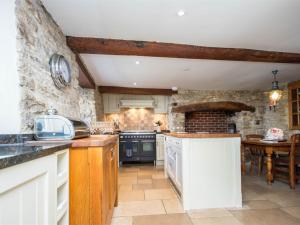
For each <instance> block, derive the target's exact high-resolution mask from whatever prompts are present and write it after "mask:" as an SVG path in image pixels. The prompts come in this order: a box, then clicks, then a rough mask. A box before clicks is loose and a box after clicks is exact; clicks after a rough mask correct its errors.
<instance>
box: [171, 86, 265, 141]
mask: <svg viewBox="0 0 300 225" xmlns="http://www.w3.org/2000/svg"><path fill="white" fill-rule="evenodd" d="M207 101H211V102H212V101H237V102H242V103H245V104H248V105H252V106H254V107H255V108H256V111H255V112H254V113H251V112H240V113H236V114H235V116H233V117H231V118H230V121H232V122H235V123H236V125H237V130H239V131H240V133H241V134H242V135H245V134H249V133H259V134H262V133H263V132H264V127H263V115H264V112H265V109H266V105H265V103H264V95H263V92H259V91H210V90H208V91H205V90H201V91H191V90H179V92H178V94H177V95H173V96H172V97H171V104H172V103H175V102H176V103H178V104H189V103H196V102H207ZM169 110H170V111H171V106H170V108H169ZM184 123H185V116H184V113H171V112H170V113H169V126H170V129H171V130H175V131H184Z"/></svg>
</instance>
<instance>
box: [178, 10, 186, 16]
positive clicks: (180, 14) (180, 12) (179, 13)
mask: <svg viewBox="0 0 300 225" xmlns="http://www.w3.org/2000/svg"><path fill="white" fill-rule="evenodd" d="M184 14H185V12H184V10H182V9H181V10H179V11H178V12H177V15H178V16H184Z"/></svg>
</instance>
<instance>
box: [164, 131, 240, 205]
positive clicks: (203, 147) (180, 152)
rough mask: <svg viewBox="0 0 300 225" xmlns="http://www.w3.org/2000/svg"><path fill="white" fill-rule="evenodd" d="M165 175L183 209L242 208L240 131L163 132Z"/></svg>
mask: <svg viewBox="0 0 300 225" xmlns="http://www.w3.org/2000/svg"><path fill="white" fill-rule="evenodd" d="M165 141H166V144H165V146H166V147H165V174H166V176H167V177H169V178H170V179H171V181H172V183H173V184H174V185H175V187H176V189H177V191H178V192H179V194H180V195H181V200H182V204H183V208H184V210H193V209H203V208H228V207H230V208H231V207H242V193H241V166H240V165H241V162H240V146H241V137H240V135H239V134H225V133H224V134H204V133H202V134H196V133H169V134H166V135H165Z"/></svg>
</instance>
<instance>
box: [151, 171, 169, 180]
mask: <svg viewBox="0 0 300 225" xmlns="http://www.w3.org/2000/svg"><path fill="white" fill-rule="evenodd" d="M152 178H153V179H166V177H165V173H164V172H158V173H155V174H153V175H152Z"/></svg>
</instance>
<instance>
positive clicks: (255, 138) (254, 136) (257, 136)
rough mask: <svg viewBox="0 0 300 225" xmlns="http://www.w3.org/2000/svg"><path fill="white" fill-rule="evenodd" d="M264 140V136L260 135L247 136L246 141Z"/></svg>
mask: <svg viewBox="0 0 300 225" xmlns="http://www.w3.org/2000/svg"><path fill="white" fill-rule="evenodd" d="M263 138H264V136H263V135H260V134H248V135H246V140H247V141H259V140H262V139H263Z"/></svg>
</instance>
